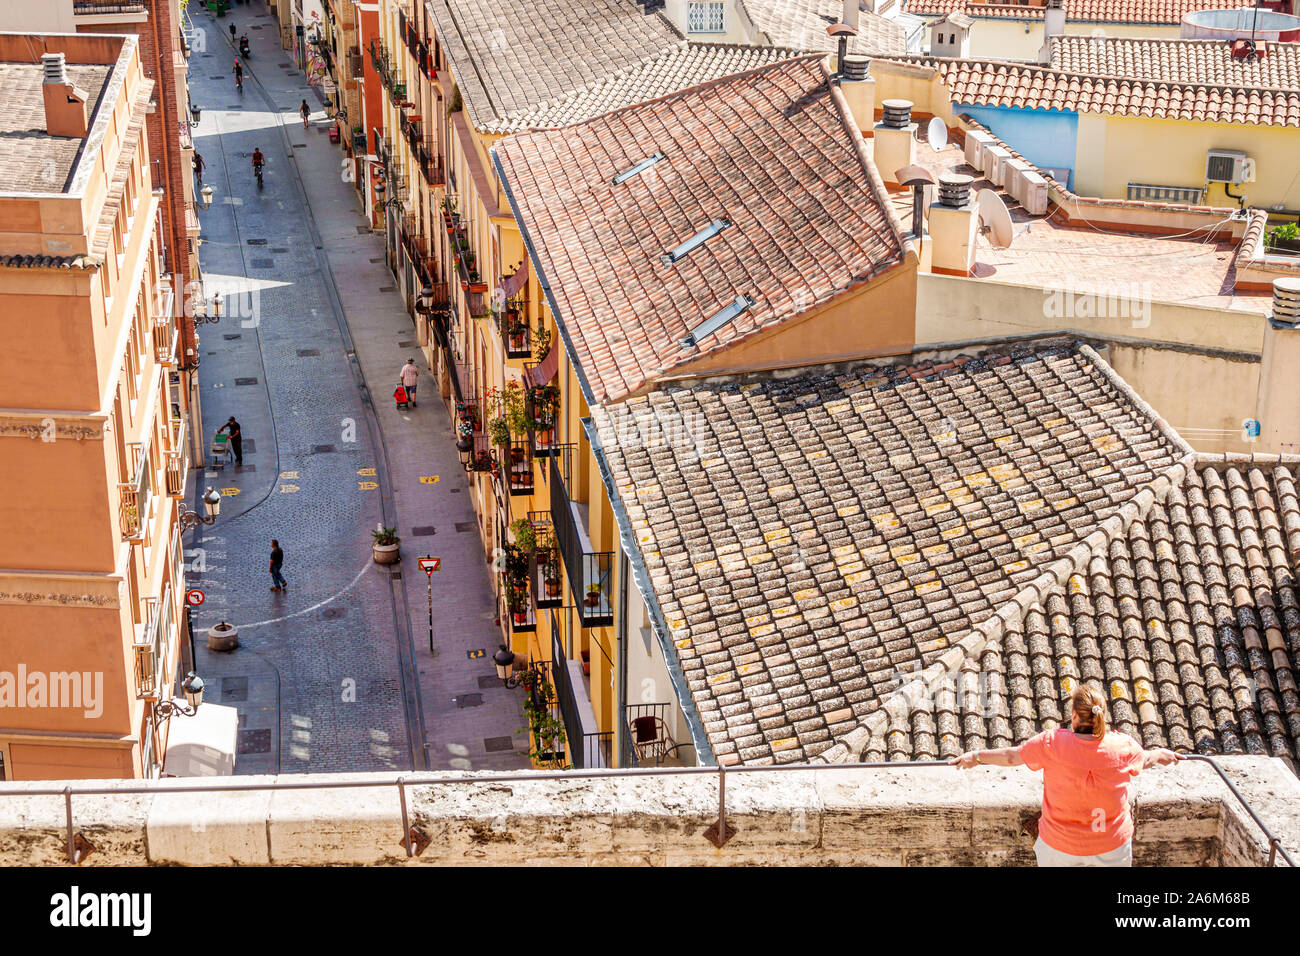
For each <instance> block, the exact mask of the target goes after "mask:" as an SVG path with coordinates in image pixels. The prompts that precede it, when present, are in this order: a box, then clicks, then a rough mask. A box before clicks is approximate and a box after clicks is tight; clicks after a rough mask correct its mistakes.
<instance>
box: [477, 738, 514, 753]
mask: <svg viewBox="0 0 1300 956" xmlns="http://www.w3.org/2000/svg"><path fill="white" fill-rule="evenodd" d="M483 749H484V750H486V751H487V752H488V753H490V754H495V753H503V752H505V751H507V750H514V749H515V742H514V741H513V740H511V739H510V738H509V737H484V738H483Z"/></svg>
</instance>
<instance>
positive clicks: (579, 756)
mask: <svg viewBox="0 0 1300 956" xmlns="http://www.w3.org/2000/svg"><path fill="white" fill-rule="evenodd" d="M550 613H551V675H552V676H553V678H554V680H555V701H556V704H557V705H558V706H559V708H560V717H561V719H562V720H563V721H564V734H565V736H566V737H568V739H569V741H568V742H569V761H570V763H571V764H572V765H573V766H574V767H575V768H578V769H583V770H585V769H592V768H599V767H612V766H613V759H612V756H613V754H612V751H613V747H614V733H613V731H601V730H600V729H599V725H598V724H597V723H596V713H595V711H594V710H593V709H592V706H591V696H590V694H589V693H588V692H587V687H586V682H585V681H584V679H583V673H582V665H581V664H579V663H578V662H576V661H574V662H570V661H569V660H568V659H567V658H566V657H565V654H564V642H563V641H562V640H561V639H560V631H559V628H558V626H557V624H558V622H557V614H556V612H555V611H551V612H550Z"/></svg>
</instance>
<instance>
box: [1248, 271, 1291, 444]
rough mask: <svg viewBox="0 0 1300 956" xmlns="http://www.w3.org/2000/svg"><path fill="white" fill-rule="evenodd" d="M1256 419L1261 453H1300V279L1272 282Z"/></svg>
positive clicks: (1256, 404) (1260, 370)
mask: <svg viewBox="0 0 1300 956" xmlns="http://www.w3.org/2000/svg"><path fill="white" fill-rule="evenodd" d="M1266 321H1267V323H1268V325H1267V326H1265V328H1264V352H1263V355H1262V357H1261V362H1260V368H1259V392H1258V395H1257V397H1256V400H1255V409H1256V412H1255V417H1256V418H1257V419H1258V420H1259V425H1260V438H1259V443H1260V445H1262V446H1263V447H1261V448H1260V449H1259V450H1260V451H1263V452H1268V453H1272V454H1285V455H1294V454H1297V453H1300V377H1297V375H1296V370H1297V369H1300V279H1274V280H1273V314H1272V315H1270V316H1269V317H1268V318H1267V319H1266Z"/></svg>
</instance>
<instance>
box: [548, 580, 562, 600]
mask: <svg viewBox="0 0 1300 956" xmlns="http://www.w3.org/2000/svg"><path fill="white" fill-rule="evenodd" d="M560 590H561V588H560V582H559V581H547V582H546V596H547V597H559V596H560Z"/></svg>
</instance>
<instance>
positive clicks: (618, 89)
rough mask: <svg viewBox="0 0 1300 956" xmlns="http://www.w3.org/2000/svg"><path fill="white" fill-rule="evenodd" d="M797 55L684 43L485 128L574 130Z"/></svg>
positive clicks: (774, 49) (493, 130) (787, 51)
mask: <svg viewBox="0 0 1300 956" xmlns="http://www.w3.org/2000/svg"><path fill="white" fill-rule="evenodd" d="M797 55H798V51H795V50H790V49H786V48H784V47H770V46H767V47H764V46H743V45H741V44H729V43H687V42H682V43H680V44H678V45H677V46H674V47H671V48H670V49H668V50H665V51H664V52H662V53H656V54H654V55H653V56H651V57H649V58H647V59H645V60H642V61H641V62H640V63H637V64H635V65H633V66H629V67H626V68H624V69H622V70H619V71H618V72H617V73H613V74H611V75H609V76H605V77H602V78H601V79H599V80H594V81H592V82H591V83H588V84H587V85H586V86H584V87H582V88H581V89H578V90H574V91H573V92H571V93H569V94H568V95H567V96H561V97H558V98H556V99H552V100H548V101H547V102H545V103H539V104H538V105H536V106H534V107H532V108H530V109H527V110H524V111H522V112H518V113H513V114H511V115H510V116H508V117H505V118H504V119H501V120H498V121H496V122H492V123H488V124H486V125H485V126H484V127H483V128H484V131H485V132H489V133H516V132H520V131H522V130H532V129H554V128H556V127H560V126H570V125H572V124H574V123H580V122H582V121H583V120H588V119H591V118H592V117H593V116H598V115H600V114H601V113H608V112H610V111H611V110H616V109H621V108H622V107H624V106H632V105H633V104H636V103H644V102H646V101H648V100H653V99H657V98H659V97H661V96H667V95H669V94H670V93H676V92H678V91H679V90H684V89H686V88H687V87H691V86H698V85H699V84H701V83H706V82H708V81H709V80H714V79H717V78H718V77H720V76H728V75H730V74H732V73H744V72H745V71H747V70H752V69H755V68H757V67H760V66H763V65H764V64H767V63H774V62H776V61H777V60H785V59H789V58H790V57H793V56H797Z"/></svg>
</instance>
